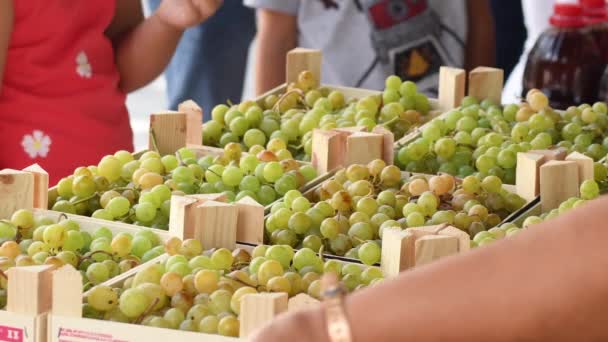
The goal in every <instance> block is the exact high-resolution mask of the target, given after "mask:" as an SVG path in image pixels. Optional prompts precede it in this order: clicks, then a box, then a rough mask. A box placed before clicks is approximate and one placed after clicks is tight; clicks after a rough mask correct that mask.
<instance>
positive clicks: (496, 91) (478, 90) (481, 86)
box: [469, 67, 505, 104]
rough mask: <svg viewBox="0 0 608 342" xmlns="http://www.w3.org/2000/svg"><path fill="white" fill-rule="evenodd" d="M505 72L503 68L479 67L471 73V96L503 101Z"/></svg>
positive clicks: (498, 102) (495, 101)
mask: <svg viewBox="0 0 608 342" xmlns="http://www.w3.org/2000/svg"><path fill="white" fill-rule="evenodd" d="M504 78H505V73H504V71H503V70H502V69H495V68H488V67H477V68H475V69H473V70H472V71H471V72H470V73H469V96H473V97H475V98H476V99H478V100H479V101H482V100H485V99H490V100H492V101H494V103H496V104H500V103H501V99H502V89H503V84H504Z"/></svg>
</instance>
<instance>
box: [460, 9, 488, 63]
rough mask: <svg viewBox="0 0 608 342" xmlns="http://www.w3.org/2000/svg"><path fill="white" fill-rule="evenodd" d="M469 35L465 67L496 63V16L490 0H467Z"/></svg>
mask: <svg viewBox="0 0 608 342" xmlns="http://www.w3.org/2000/svg"><path fill="white" fill-rule="evenodd" d="M467 18H468V23H467V27H468V30H467V32H468V35H467V45H466V49H465V51H466V54H465V68H466V69H467V70H472V69H474V68H476V67H478V66H489V67H491V66H494V65H495V64H496V42H495V41H496V37H495V29H494V18H493V17H492V11H491V9H490V4H489V1H488V0H467Z"/></svg>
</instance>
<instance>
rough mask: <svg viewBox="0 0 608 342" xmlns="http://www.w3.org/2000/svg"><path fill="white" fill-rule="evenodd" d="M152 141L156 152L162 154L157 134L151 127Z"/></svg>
mask: <svg viewBox="0 0 608 342" xmlns="http://www.w3.org/2000/svg"><path fill="white" fill-rule="evenodd" d="M150 140H152V148H154V151H156V152H157V153H160V152H159V150H158V143H157V141H156V133H155V132H154V129H153V128H152V127H150Z"/></svg>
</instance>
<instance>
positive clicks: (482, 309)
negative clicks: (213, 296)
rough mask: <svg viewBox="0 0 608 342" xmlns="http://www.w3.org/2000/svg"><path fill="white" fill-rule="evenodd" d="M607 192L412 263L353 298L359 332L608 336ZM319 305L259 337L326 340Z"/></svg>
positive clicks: (361, 335) (362, 336)
mask: <svg viewBox="0 0 608 342" xmlns="http://www.w3.org/2000/svg"><path fill="white" fill-rule="evenodd" d="M607 206H608V197H604V198H601V199H599V200H596V201H593V202H590V203H588V204H586V205H584V206H583V207H580V208H579V209H576V210H573V211H571V212H569V213H566V214H564V215H562V216H560V217H558V218H557V219H554V220H550V221H547V222H544V223H541V224H539V225H535V226H533V227H531V228H529V229H527V230H526V231H524V232H522V233H520V234H519V235H518V236H515V237H512V238H508V239H505V240H503V241H500V242H497V243H496V244H494V245H491V246H488V247H483V248H479V249H476V250H474V251H471V252H468V253H465V254H462V255H459V256H455V257H450V258H446V259H444V260H443V261H439V262H435V263H433V264H430V265H428V266H426V267H421V268H419V269H416V270H413V271H408V272H405V273H403V274H402V275H400V276H399V277H398V278H396V279H395V280H391V281H386V282H384V283H381V284H379V285H378V286H376V287H373V288H369V289H365V290H362V291H360V292H356V293H354V294H353V295H351V296H350V297H348V299H347V300H346V305H345V306H346V311H347V316H348V319H349V321H350V327H351V329H352V332H353V339H354V341H356V342H361V341H417V342H426V341H448V340H449V341H454V342H458V341H463V342H465V341H467V342H468V341H505V342H506V341H553V342H559V341H606V340H608V329H607V328H606V327H607V326H608V316H606V314H605V308H606V307H607V306H608V277H607V276H606V271H605V270H606V269H608V253H606V248H605V245H606V241H608V229H606V228H607V227H606V226H607V224H606V222H607V221H608V213H607V212H606V207H607ZM325 331H326V326H325V322H324V313H323V312H322V311H321V309H320V308H316V309H313V310H311V311H305V312H299V313H291V314H287V315H284V316H281V317H279V318H278V319H277V320H275V321H273V322H272V323H271V324H270V325H269V326H267V327H265V328H264V329H263V330H262V331H261V332H260V333H259V335H257V336H256V338H253V339H252V341H254V342H261V341H264V342H274V341H290V342H299V341H313V340H314V341H319V342H323V341H328V338H327V334H326V333H325Z"/></svg>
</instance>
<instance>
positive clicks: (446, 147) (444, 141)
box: [435, 138, 456, 159]
mask: <svg viewBox="0 0 608 342" xmlns="http://www.w3.org/2000/svg"><path fill="white" fill-rule="evenodd" d="M435 153H436V154H437V155H438V156H439V157H441V158H444V159H450V158H452V156H453V155H454V153H456V142H455V141H454V139H451V138H441V139H439V140H438V141H437V142H436V143H435Z"/></svg>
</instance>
